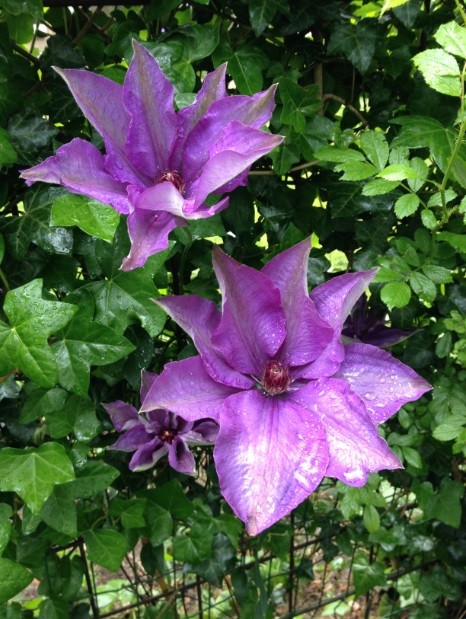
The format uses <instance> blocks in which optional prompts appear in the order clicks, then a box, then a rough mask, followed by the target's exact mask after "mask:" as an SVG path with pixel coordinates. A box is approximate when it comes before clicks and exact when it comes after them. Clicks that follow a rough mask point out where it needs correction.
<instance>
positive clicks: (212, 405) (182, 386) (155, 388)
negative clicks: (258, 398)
mask: <svg viewBox="0 0 466 619" xmlns="http://www.w3.org/2000/svg"><path fill="white" fill-rule="evenodd" d="M237 391H238V389H234V388H232V387H227V386H226V385H222V384H221V383H218V382H216V381H214V380H213V379H212V378H211V377H210V376H209V374H208V373H207V372H206V370H205V368H204V365H203V363H202V361H201V358H200V357H198V356H196V357H189V358H188V359H182V360H181V361H173V362H172V363H167V365H166V366H165V368H164V370H163V372H162V373H161V374H160V376H159V377H158V378H157V380H155V381H154V382H153V384H152V387H151V388H150V389H149V391H148V393H147V395H146V397H145V398H144V401H143V402H142V406H141V411H150V410H152V409H154V408H166V409H167V410H170V411H173V412H174V413H176V414H177V415H180V416H181V417H183V418H184V419H186V420H188V421H197V420H198V419H203V418H205V417H210V418H212V419H215V420H217V419H218V415H219V412H220V408H221V407H222V404H223V402H224V401H225V399H226V398H228V396H230V395H232V394H233V393H237Z"/></svg>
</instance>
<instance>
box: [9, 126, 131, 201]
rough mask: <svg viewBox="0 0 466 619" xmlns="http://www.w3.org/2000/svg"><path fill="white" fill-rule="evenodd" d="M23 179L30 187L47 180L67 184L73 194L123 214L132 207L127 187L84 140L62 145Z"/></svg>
mask: <svg viewBox="0 0 466 619" xmlns="http://www.w3.org/2000/svg"><path fill="white" fill-rule="evenodd" d="M21 178H24V179H26V181H27V182H28V183H29V184H31V183H34V182H35V181H43V182H45V183H56V184H58V185H63V187H66V188H67V189H69V190H70V191H72V192H73V193H79V194H83V195H85V196H89V197H90V198H95V199H96V200H99V201H100V202H104V203H106V204H111V205H112V206H113V207H114V208H115V209H116V210H117V211H119V212H120V213H129V211H130V208H131V207H130V203H129V201H128V198H127V195H126V188H125V185H123V184H121V183H119V182H117V181H115V180H114V178H113V177H112V176H111V175H110V174H109V173H108V172H107V170H106V168H105V165H104V158H103V156H102V154H101V153H100V151H99V150H98V149H97V148H96V147H95V146H94V145H93V144H91V143H90V142H86V141H85V140H81V138H75V139H74V140H71V142H70V143H69V144H65V145H64V146H60V148H59V149H58V150H57V152H56V154H55V155H53V156H52V157H49V158H48V159H46V160H45V161H42V163H39V164H38V165H36V166H34V167H33V168H29V170H24V171H23V172H22V173H21Z"/></svg>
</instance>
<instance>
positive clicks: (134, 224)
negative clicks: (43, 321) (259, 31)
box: [21, 42, 283, 270]
mask: <svg viewBox="0 0 466 619" xmlns="http://www.w3.org/2000/svg"><path fill="white" fill-rule="evenodd" d="M133 47H134V56H133V60H132V62H131V64H130V65H129V68H128V72H127V74H126V77H125V81H124V84H123V86H120V85H119V84H117V83H115V82H113V81H112V80H109V79H107V78H106V77H103V76H102V75H98V74H96V73H91V72H90V71H84V70H81V69H66V70H62V69H57V71H58V73H59V74H60V75H61V76H62V77H63V79H64V80H65V81H66V83H67V85H68V87H69V89H70V90H71V93H72V94H73V96H74V98H75V99H76V102H77V104H78V105H79V107H80V108H81V110H82V111H83V114H84V115H85V116H86V118H87V119H88V120H89V122H90V123H91V124H92V125H93V126H94V127H95V128H96V130H97V131H98V132H99V133H100V135H101V136H102V138H103V141H104V145H105V150H106V154H105V155H102V154H101V153H100V151H99V150H98V149H97V148H96V147H95V146H94V145H93V144H91V143H90V142H87V141H85V140H82V139H81V138H76V139H74V140H72V141H71V142H70V143H69V144H65V145H64V146H61V147H60V148H59V149H58V150H57V153H56V155H54V156H52V157H49V158H48V159H46V160H45V161H43V162H42V163H40V164H39V165H36V166H34V167H33V168H30V169H29V170H25V171H23V172H22V174H21V176H22V178H24V179H26V181H27V182H28V183H29V184H30V183H33V182H35V181H44V182H46V183H57V184H59V185H63V186H64V187H66V188H67V189H68V190H69V191H72V192H73V193H78V194H83V195H86V196H89V197H91V198H95V199H97V200H100V201H101V202H105V203H107V204H110V205H111V206H113V207H114V208H115V209H116V210H117V211H118V212H119V213H124V214H127V215H128V231H129V236H130V239H131V251H130V253H129V255H128V257H127V258H125V260H124V262H123V265H122V268H123V269H125V270H130V269H133V268H135V267H139V266H142V265H143V264H144V263H145V262H146V260H147V258H148V257H149V256H150V255H152V254H154V253H156V252H158V251H161V250H163V249H166V248H167V247H168V234H169V233H170V231H171V230H173V229H174V228H176V227H177V226H182V225H185V221H186V220H188V219H202V218H205V217H210V216H212V215H214V214H215V213H218V212H219V211H221V210H223V209H225V208H226V207H227V206H228V197H226V198H223V199H222V200H220V201H219V202H217V203H216V204H214V205H213V206H208V205H207V204H206V199H207V197H208V196H209V195H211V194H213V193H215V194H222V193H227V192H230V191H232V190H233V189H235V188H236V187H238V186H239V185H244V184H246V181H247V175H248V172H249V168H250V166H251V164H252V163H254V161H256V160H257V159H259V158H260V157H262V156H263V155H265V154H267V153H269V152H270V151H271V150H272V149H273V148H274V147H275V146H277V145H278V144H280V142H281V141H282V140H283V138H282V137H281V136H276V135H270V134H269V133H266V132H265V131H261V130H260V127H262V126H263V125H264V124H265V123H267V122H268V120H269V119H270V117H271V115H272V111H273V108H274V94H275V86H272V87H271V88H269V89H268V90H266V91H264V92H260V93H258V94H255V95H253V96H251V97H250V96H243V95H240V96H230V97H229V96H227V94H226V91H225V65H222V66H220V67H218V69H216V70H215V71H213V72H212V73H209V74H208V75H207V76H206V78H205V80H204V83H203V85H202V88H201V90H200V91H199V93H198V95H197V99H196V101H195V102H194V103H193V104H192V105H190V106H189V107H186V108H184V109H182V110H180V111H179V112H178V113H176V112H175V110H174V88H173V86H172V84H171V83H170V81H169V80H168V79H167V78H166V77H165V75H164V74H163V73H162V71H161V69H160V68H159V65H158V64H157V61H156V60H155V59H154V57H153V56H152V55H151V54H150V53H149V52H148V51H147V50H146V49H145V48H144V47H143V46H142V45H140V44H139V43H136V42H133Z"/></svg>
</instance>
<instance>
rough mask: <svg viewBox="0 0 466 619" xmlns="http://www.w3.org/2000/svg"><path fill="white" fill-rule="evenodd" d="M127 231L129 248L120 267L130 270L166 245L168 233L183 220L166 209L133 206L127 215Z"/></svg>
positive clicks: (141, 264) (142, 263)
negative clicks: (151, 209) (154, 209)
mask: <svg viewBox="0 0 466 619" xmlns="http://www.w3.org/2000/svg"><path fill="white" fill-rule="evenodd" d="M127 223H128V232H129V238H130V239H131V250H130V252H129V254H128V256H127V257H126V258H125V259H124V260H123V263H122V265H121V269H122V270H123V271H131V269H135V268H137V267H142V266H144V264H145V263H146V260H147V258H149V256H152V254H156V253H157V252H159V251H163V250H164V249H167V247H168V235H169V234H170V232H171V231H172V230H174V229H175V228H176V227H177V226H181V225H183V221H182V220H180V219H179V218H178V217H174V216H173V215H172V214H171V213H167V212H166V211H147V210H145V209H140V208H135V209H134V211H133V212H132V213H130V214H129V215H128V221H127Z"/></svg>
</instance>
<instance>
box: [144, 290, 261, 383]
mask: <svg viewBox="0 0 466 619" xmlns="http://www.w3.org/2000/svg"><path fill="white" fill-rule="evenodd" d="M153 300H154V302H155V303H156V304H157V305H159V306H160V307H161V308H162V309H164V310H165V311H166V312H167V314H168V315H169V316H171V317H172V318H173V320H174V321H175V322H176V323H177V324H179V325H180V327H181V328H182V329H183V330H184V331H186V333H187V334H188V335H189V336H190V337H191V338H192V340H193V342H194V345H195V346H196V348H197V350H198V351H199V353H200V355H201V358H202V361H203V363H204V366H205V368H206V370H207V371H208V372H209V374H210V375H211V377H212V378H213V379H214V380H216V381H219V382H221V383H223V384H224V385H228V386H230V387H238V388H240V389H249V388H250V387H252V386H253V384H254V383H253V381H252V380H251V379H250V378H248V377H247V376H244V375H243V374H240V373H239V372H237V371H236V370H234V369H233V368H232V367H231V366H230V365H229V364H228V363H227V362H226V361H225V359H224V357H223V355H222V354H221V353H220V352H219V351H218V350H217V349H216V348H215V347H214V346H213V344H212V335H213V333H214V332H215V329H216V328H217V327H218V325H219V323H220V318H221V315H220V312H219V311H218V309H217V308H216V307H215V304H214V303H212V301H208V300H207V299H202V298H200V297H196V296H194V295H186V296H184V297H175V296H168V297H159V298H157V299H153Z"/></svg>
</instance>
